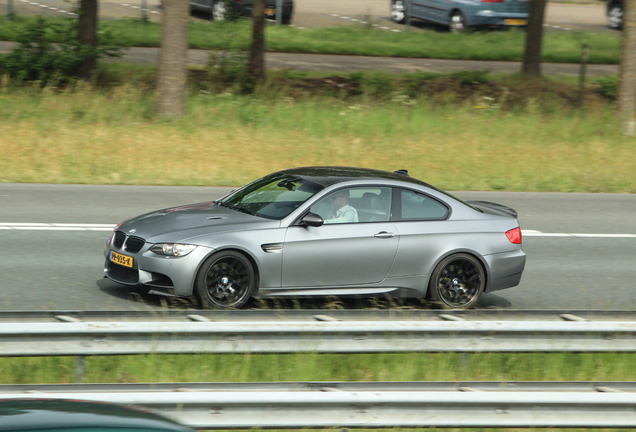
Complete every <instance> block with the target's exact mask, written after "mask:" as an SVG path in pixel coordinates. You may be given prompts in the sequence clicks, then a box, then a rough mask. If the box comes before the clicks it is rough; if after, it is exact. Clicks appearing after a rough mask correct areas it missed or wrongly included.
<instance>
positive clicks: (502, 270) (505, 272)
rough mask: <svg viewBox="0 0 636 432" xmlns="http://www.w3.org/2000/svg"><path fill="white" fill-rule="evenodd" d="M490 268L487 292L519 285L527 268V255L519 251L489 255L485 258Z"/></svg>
mask: <svg viewBox="0 0 636 432" xmlns="http://www.w3.org/2000/svg"><path fill="white" fill-rule="evenodd" d="M484 259H485V260H486V263H487V264H488V267H489V268H490V277H489V278H488V284H487V285H486V292H493V291H498V290H502V289H505V288H512V287H515V286H517V285H519V282H520V281H521V275H522V273H523V269H524V268H525V266H526V254H525V252H524V251H523V250H522V249H521V247H519V249H517V250H515V251H512V252H504V253H498V254H492V255H487V256H485V257H484Z"/></svg>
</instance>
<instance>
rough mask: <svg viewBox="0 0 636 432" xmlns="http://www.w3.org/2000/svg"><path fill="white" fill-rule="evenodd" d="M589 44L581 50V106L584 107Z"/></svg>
mask: <svg viewBox="0 0 636 432" xmlns="http://www.w3.org/2000/svg"><path fill="white" fill-rule="evenodd" d="M588 51H589V50H588V46H587V44H583V49H582V51H581V70H580V73H579V107H583V99H584V98H585V67H586V66H587V56H588Z"/></svg>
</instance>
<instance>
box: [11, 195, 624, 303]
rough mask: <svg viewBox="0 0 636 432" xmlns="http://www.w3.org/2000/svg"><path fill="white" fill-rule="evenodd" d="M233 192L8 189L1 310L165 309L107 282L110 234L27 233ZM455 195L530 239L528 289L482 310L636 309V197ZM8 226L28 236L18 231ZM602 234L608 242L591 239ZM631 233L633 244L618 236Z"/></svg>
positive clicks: (502, 295)
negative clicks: (483, 203) (497, 211)
mask: <svg viewBox="0 0 636 432" xmlns="http://www.w3.org/2000/svg"><path fill="white" fill-rule="evenodd" d="M230 190H231V188H205V187H152V186H150V187H149V186H89V185H37V184H0V288H1V291H0V292H1V293H2V294H1V295H0V310H65V309H66V310H68V309H82V310H141V309H156V308H158V307H160V306H161V302H160V298H159V297H155V296H139V295H131V294H130V293H128V291H127V290H126V289H123V288H122V287H120V286H119V285H117V284H114V283H112V282H110V281H108V280H104V279H103V278H102V265H103V256H102V248H103V243H104V241H105V239H106V238H107V236H108V234H109V231H110V228H104V227H99V226H98V227H92V228H91V227H88V228H83V229H82V227H77V228H78V229H82V230H80V231H77V230H69V229H71V228H70V227H68V226H58V227H54V228H55V229H56V230H50V229H51V228H52V227H38V226H30V227H29V226H26V225H25V224H28V223H31V224H34V223H57V224H75V225H76V226H77V224H109V225H112V224H115V223H117V222H120V221H122V220H123V219H126V218H128V217H131V216H135V215H137V214H140V213H143V212H146V211H151V210H155V209H159V208H163V207H169V206H174V205H180V204H186V203H192V202H201V201H207V200H211V199H215V198H218V197H219V196H221V195H223V194H225V193H227V192H228V191H230ZM456 195H457V196H459V197H461V198H463V199H482V200H490V201H495V202H499V203H502V204H506V205H509V206H511V207H513V208H515V209H516V210H517V211H518V212H519V215H520V216H519V219H520V222H521V227H522V229H523V230H524V231H525V232H526V233H527V234H526V235H525V237H524V246H523V247H524V250H525V251H526V253H527V254H528V263H527V267H526V271H525V273H524V277H523V279H522V282H521V285H520V286H519V287H516V288H513V289H509V290H503V291H498V292H495V293H492V294H488V295H485V296H484V297H483V299H482V302H481V304H480V307H502V308H515V309H553V308H581V309H634V308H636V297H635V296H634V290H635V289H636V266H634V265H633V262H634V256H635V255H636V237H634V235H636V219H635V218H634V217H633V215H634V214H636V195H627V194H625V195H621V194H562V193H506V192H457V193H456ZM9 223H14V224H20V225H22V227H23V228H26V229H16V227H15V225H14V226H10V225H8V224H9ZM92 229H97V231H95V230H92ZM532 231H535V232H532ZM548 234H560V235H563V236H550V235H548ZM571 234H575V235H571ZM576 234H582V235H584V236H576ZM598 234H602V235H606V236H605V237H590V236H589V235H598ZM623 234H627V235H632V237H620V236H621V235H623ZM607 235H609V237H607ZM171 304H172V303H171ZM174 304H176V305H178V304H180V303H179V302H176V303H174Z"/></svg>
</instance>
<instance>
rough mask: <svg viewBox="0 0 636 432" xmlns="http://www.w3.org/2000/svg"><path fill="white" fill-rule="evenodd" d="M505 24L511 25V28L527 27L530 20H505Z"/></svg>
mask: <svg viewBox="0 0 636 432" xmlns="http://www.w3.org/2000/svg"><path fill="white" fill-rule="evenodd" d="M504 24H506V25H511V26H515V25H527V24H528V20H524V19H507V20H504Z"/></svg>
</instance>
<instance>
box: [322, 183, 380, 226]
mask: <svg viewBox="0 0 636 432" xmlns="http://www.w3.org/2000/svg"><path fill="white" fill-rule="evenodd" d="M310 211H311V212H312V213H315V214H317V215H320V217H322V218H323V219H324V221H325V224H342V223H360V222H388V221H389V219H390V217H391V188H388V187H364V188H346V189H339V190H337V191H335V192H332V193H331V194H329V195H327V196H326V197H324V198H323V199H321V200H320V201H318V202H317V203H316V204H314V205H313V206H312V207H311V209H310Z"/></svg>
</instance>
